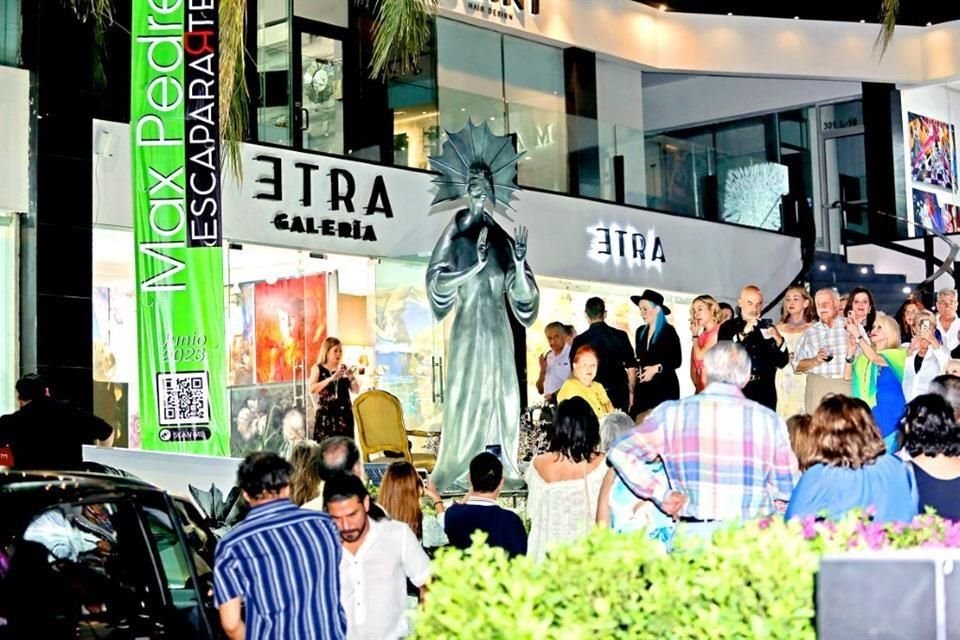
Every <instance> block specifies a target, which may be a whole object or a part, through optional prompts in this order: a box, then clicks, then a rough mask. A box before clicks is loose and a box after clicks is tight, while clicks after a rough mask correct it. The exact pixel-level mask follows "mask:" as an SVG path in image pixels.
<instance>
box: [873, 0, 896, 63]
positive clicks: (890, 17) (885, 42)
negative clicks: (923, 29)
mask: <svg viewBox="0 0 960 640" xmlns="http://www.w3.org/2000/svg"><path fill="white" fill-rule="evenodd" d="M898 13H900V0H883V2H882V4H881V7H880V20H881V22H880V33H878V34H877V40H876V42H874V47H879V48H880V57H881V58H882V57H883V54H884V53H886V51H887V47H888V46H890V41H891V40H893V30H894V29H895V28H896V27H897V14H898Z"/></svg>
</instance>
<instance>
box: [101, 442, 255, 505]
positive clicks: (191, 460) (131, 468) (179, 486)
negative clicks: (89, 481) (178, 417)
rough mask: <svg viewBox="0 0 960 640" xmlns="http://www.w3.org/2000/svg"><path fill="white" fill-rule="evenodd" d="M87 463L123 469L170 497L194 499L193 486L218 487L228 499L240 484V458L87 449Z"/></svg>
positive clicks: (206, 488)
mask: <svg viewBox="0 0 960 640" xmlns="http://www.w3.org/2000/svg"><path fill="white" fill-rule="evenodd" d="M83 459H84V460H85V461H87V462H99V463H100V464H105V465H107V466H110V467H115V468H117V469H123V470H124V471H127V472H129V473H132V474H134V475H135V476H137V477H139V478H140V479H141V480H144V481H146V482H149V483H151V484H155V485H157V486H158V487H160V488H161V489H164V490H166V491H167V492H168V493H172V494H175V495H180V496H185V497H189V496H190V488H189V487H190V485H193V486H194V487H196V488H197V489H202V490H204V491H209V490H210V484H211V483H213V484H215V485H217V488H218V489H220V490H221V491H223V494H224V497H226V494H227V493H228V492H229V491H230V489H231V488H233V486H234V485H235V484H236V482H237V468H238V467H239V466H240V460H239V459H237V458H218V457H215V456H194V455H186V454H180V453H166V452H159V451H141V450H139V449H105V448H100V447H94V446H90V445H85V446H84V447H83Z"/></svg>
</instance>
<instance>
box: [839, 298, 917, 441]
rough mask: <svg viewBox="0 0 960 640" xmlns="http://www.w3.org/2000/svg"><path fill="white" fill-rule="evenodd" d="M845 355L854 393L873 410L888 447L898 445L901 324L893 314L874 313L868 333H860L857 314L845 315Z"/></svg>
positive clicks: (846, 372) (902, 365) (903, 352)
mask: <svg viewBox="0 0 960 640" xmlns="http://www.w3.org/2000/svg"><path fill="white" fill-rule="evenodd" d="M846 327H847V357H846V362H847V364H846V367H845V368H844V377H845V378H846V379H848V380H850V381H851V386H852V390H853V397H855V398H860V399H861V400H863V401H864V402H866V403H867V406H869V407H870V409H871V411H873V417H874V420H876V422H877V426H878V427H879V428H880V435H881V436H882V437H883V441H884V443H885V444H886V445H887V450H888V451H889V452H891V453H893V452H895V451H896V450H897V449H898V442H897V432H898V429H899V424H900V417H901V416H902V415H903V408H904V406H905V405H906V404H907V402H906V400H905V399H904V396H903V379H904V369H905V368H906V367H905V365H906V360H907V350H906V349H904V348H903V347H901V346H900V326H899V325H898V324H897V321H896V320H894V319H893V318H892V317H890V316H888V315H885V314H882V313H881V314H877V316H876V320H874V323H873V326H872V327H871V328H870V337H869V339H865V338H864V337H863V336H862V335H861V328H862V327H861V326H860V325H859V324H858V322H857V320H856V318H854V317H850V318H848V319H847V325H846Z"/></svg>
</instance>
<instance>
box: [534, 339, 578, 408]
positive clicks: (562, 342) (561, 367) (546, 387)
mask: <svg viewBox="0 0 960 640" xmlns="http://www.w3.org/2000/svg"><path fill="white" fill-rule="evenodd" d="M543 332H544V334H546V336H547V343H548V344H549V345H550V351H548V352H547V353H545V354H543V355H541V356H540V377H539V378H537V391H539V392H540V393H542V394H543V396H544V398H546V399H547V400H553V399H554V398H555V397H556V395H557V391H559V390H560V387H562V386H563V383H564V381H565V380H566V379H567V378H569V377H570V343H571V342H572V338H571V337H570V335H569V334H568V333H567V328H566V327H565V326H564V325H563V323H562V322H551V323H550V324H548V325H547V326H546V327H545V328H544V330H543Z"/></svg>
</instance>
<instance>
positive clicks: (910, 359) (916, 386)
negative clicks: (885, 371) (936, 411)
mask: <svg viewBox="0 0 960 640" xmlns="http://www.w3.org/2000/svg"><path fill="white" fill-rule="evenodd" d="M938 331H939V330H934V317H933V313H932V312H930V311H926V310H924V311H918V312H917V315H916V317H914V319H913V340H911V341H910V346H909V347H907V361H906V363H905V364H904V368H903V396H904V398H906V400H907V402H910V401H911V400H913V399H914V398H916V397H917V396H919V395H923V394H925V393H927V392H928V391H929V389H930V383H931V382H932V381H933V379H934V378H936V377H937V376H939V375H940V374H941V373H943V368H944V367H945V366H946V365H947V362H949V361H950V351H949V350H948V349H947V345H945V344H943V343H941V342H940V338H939V336H938Z"/></svg>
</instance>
